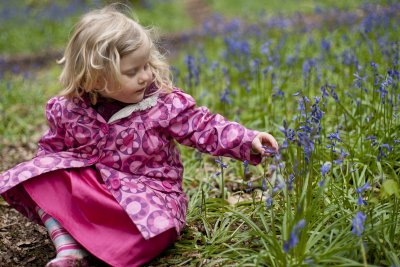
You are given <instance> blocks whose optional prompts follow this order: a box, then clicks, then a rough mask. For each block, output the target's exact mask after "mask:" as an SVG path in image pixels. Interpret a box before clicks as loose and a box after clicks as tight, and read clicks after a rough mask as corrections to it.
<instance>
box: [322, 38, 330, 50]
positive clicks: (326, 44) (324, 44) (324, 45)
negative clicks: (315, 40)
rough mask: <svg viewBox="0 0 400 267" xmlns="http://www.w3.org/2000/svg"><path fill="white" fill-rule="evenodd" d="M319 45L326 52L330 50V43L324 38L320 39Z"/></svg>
mask: <svg viewBox="0 0 400 267" xmlns="http://www.w3.org/2000/svg"><path fill="white" fill-rule="evenodd" d="M321 47H322V49H324V50H325V51H326V52H329V51H330V50H331V43H330V42H329V41H328V40H326V39H322V40H321Z"/></svg>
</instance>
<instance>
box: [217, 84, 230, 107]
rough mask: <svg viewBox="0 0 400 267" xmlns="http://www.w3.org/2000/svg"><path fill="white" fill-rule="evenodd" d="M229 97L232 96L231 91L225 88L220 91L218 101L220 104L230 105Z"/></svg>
mask: <svg viewBox="0 0 400 267" xmlns="http://www.w3.org/2000/svg"><path fill="white" fill-rule="evenodd" d="M231 95H232V90H230V89H229V88H225V89H224V91H222V93H221V96H220V98H219V99H220V101H221V102H222V103H225V104H228V105H229V104H232V99H231Z"/></svg>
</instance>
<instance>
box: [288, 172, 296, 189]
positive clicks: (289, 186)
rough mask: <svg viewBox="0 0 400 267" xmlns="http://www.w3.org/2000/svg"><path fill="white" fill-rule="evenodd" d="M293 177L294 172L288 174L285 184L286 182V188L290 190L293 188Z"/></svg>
mask: <svg viewBox="0 0 400 267" xmlns="http://www.w3.org/2000/svg"><path fill="white" fill-rule="evenodd" d="M294 177H295V176H294V174H292V173H291V174H290V175H289V178H288V182H287V184H288V185H287V188H288V190H289V191H292V190H293V182H294Z"/></svg>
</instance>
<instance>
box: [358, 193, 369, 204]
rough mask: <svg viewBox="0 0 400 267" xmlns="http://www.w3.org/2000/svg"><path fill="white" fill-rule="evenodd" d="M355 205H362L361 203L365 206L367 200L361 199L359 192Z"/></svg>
mask: <svg viewBox="0 0 400 267" xmlns="http://www.w3.org/2000/svg"><path fill="white" fill-rule="evenodd" d="M357 205H359V206H362V205H365V206H367V201H365V200H363V198H362V196H361V194H359V195H358V199H357Z"/></svg>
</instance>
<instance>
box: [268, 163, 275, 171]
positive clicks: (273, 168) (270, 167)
mask: <svg viewBox="0 0 400 267" xmlns="http://www.w3.org/2000/svg"><path fill="white" fill-rule="evenodd" d="M275 170H276V165H274V164H271V165H269V171H270V172H273V171H275Z"/></svg>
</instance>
